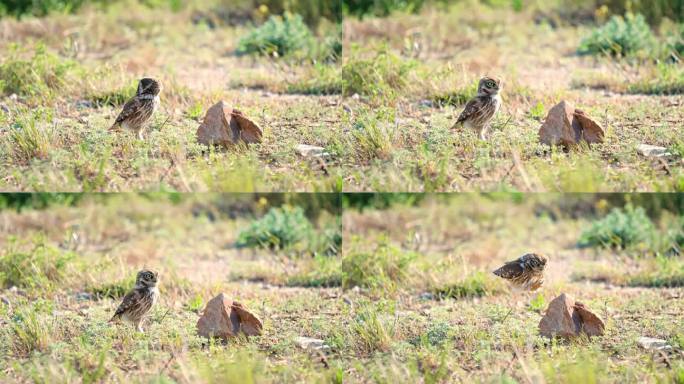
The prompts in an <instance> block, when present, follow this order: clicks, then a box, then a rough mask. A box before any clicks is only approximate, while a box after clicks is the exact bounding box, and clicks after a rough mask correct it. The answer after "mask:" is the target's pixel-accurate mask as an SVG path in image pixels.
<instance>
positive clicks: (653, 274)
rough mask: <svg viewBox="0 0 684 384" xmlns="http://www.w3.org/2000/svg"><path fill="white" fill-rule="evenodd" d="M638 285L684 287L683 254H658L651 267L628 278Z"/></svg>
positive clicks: (631, 283) (630, 282) (628, 282)
mask: <svg viewBox="0 0 684 384" xmlns="http://www.w3.org/2000/svg"><path fill="white" fill-rule="evenodd" d="M627 284H628V285H631V286H638V287H654V288H662V287H684V260H683V259H682V257H681V256H674V257H667V256H658V257H657V258H656V259H655V261H654V262H652V263H651V264H650V266H649V267H646V268H644V270H642V271H641V272H638V273H636V274H634V275H632V276H629V277H628V279H627Z"/></svg>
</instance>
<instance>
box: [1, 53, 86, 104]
mask: <svg viewBox="0 0 684 384" xmlns="http://www.w3.org/2000/svg"><path fill="white" fill-rule="evenodd" d="M25 55H26V53H25V52H23V51H21V50H20V49H19V48H18V46H16V45H15V46H13V47H12V48H11V49H10V50H9V53H8V55H7V57H6V58H5V59H4V60H2V62H0V92H2V94H4V95H11V94H17V95H18V96H22V97H28V98H32V99H41V100H43V101H45V100H51V99H53V98H54V97H55V96H56V95H57V93H58V91H59V90H61V89H63V88H64V87H65V86H66V84H68V83H69V81H70V76H71V74H72V73H73V72H74V71H75V70H76V69H78V68H80V67H78V65H77V63H76V62H75V61H73V60H69V59H64V58H61V57H59V56H57V55H55V54H52V53H50V52H48V50H47V48H46V47H45V45H43V44H39V45H37V46H36V48H35V51H34V52H33V56H32V57H30V58H28V59H25V58H23V56H25Z"/></svg>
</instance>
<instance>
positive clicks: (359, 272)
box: [342, 240, 417, 293]
mask: <svg viewBox="0 0 684 384" xmlns="http://www.w3.org/2000/svg"><path fill="white" fill-rule="evenodd" d="M416 257H417V254H415V253H413V252H407V251H403V250H401V249H399V248H398V247H395V246H393V245H390V244H388V243H387V242H386V241H382V240H380V243H379V245H378V246H377V248H376V249H375V250H373V251H370V252H358V251H350V252H346V254H345V255H343V257H342V274H343V278H342V287H344V288H352V287H355V286H359V287H365V288H370V289H372V290H375V291H381V292H384V293H390V292H394V291H396V290H397V289H398V288H399V286H400V284H401V283H402V282H403V281H405V280H406V278H407V277H408V267H409V265H410V264H411V262H412V261H414V260H415V259H416Z"/></svg>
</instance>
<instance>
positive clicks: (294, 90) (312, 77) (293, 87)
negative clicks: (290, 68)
mask: <svg viewBox="0 0 684 384" xmlns="http://www.w3.org/2000/svg"><path fill="white" fill-rule="evenodd" d="M287 93H291V94H302V95H337V94H341V93H342V79H341V77H340V71H339V67H336V66H333V65H329V64H321V63H316V64H315V65H314V66H313V67H312V68H311V69H310V70H309V74H308V75H307V76H303V77H302V78H300V79H298V80H297V81H294V82H292V83H290V84H288V86H287Z"/></svg>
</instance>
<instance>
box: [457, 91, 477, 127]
mask: <svg viewBox="0 0 684 384" xmlns="http://www.w3.org/2000/svg"><path fill="white" fill-rule="evenodd" d="M482 107H483V102H482V99H480V98H479V97H475V98H473V99H471V100H470V101H469V102H468V103H467V104H466V106H465V108H464V109H463V112H461V114H460V115H459V116H458V120H456V124H458V123H462V122H464V121H466V120H468V118H469V117H470V116H472V115H473V114H475V113H476V112H477V111H479V110H480V109H482Z"/></svg>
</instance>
